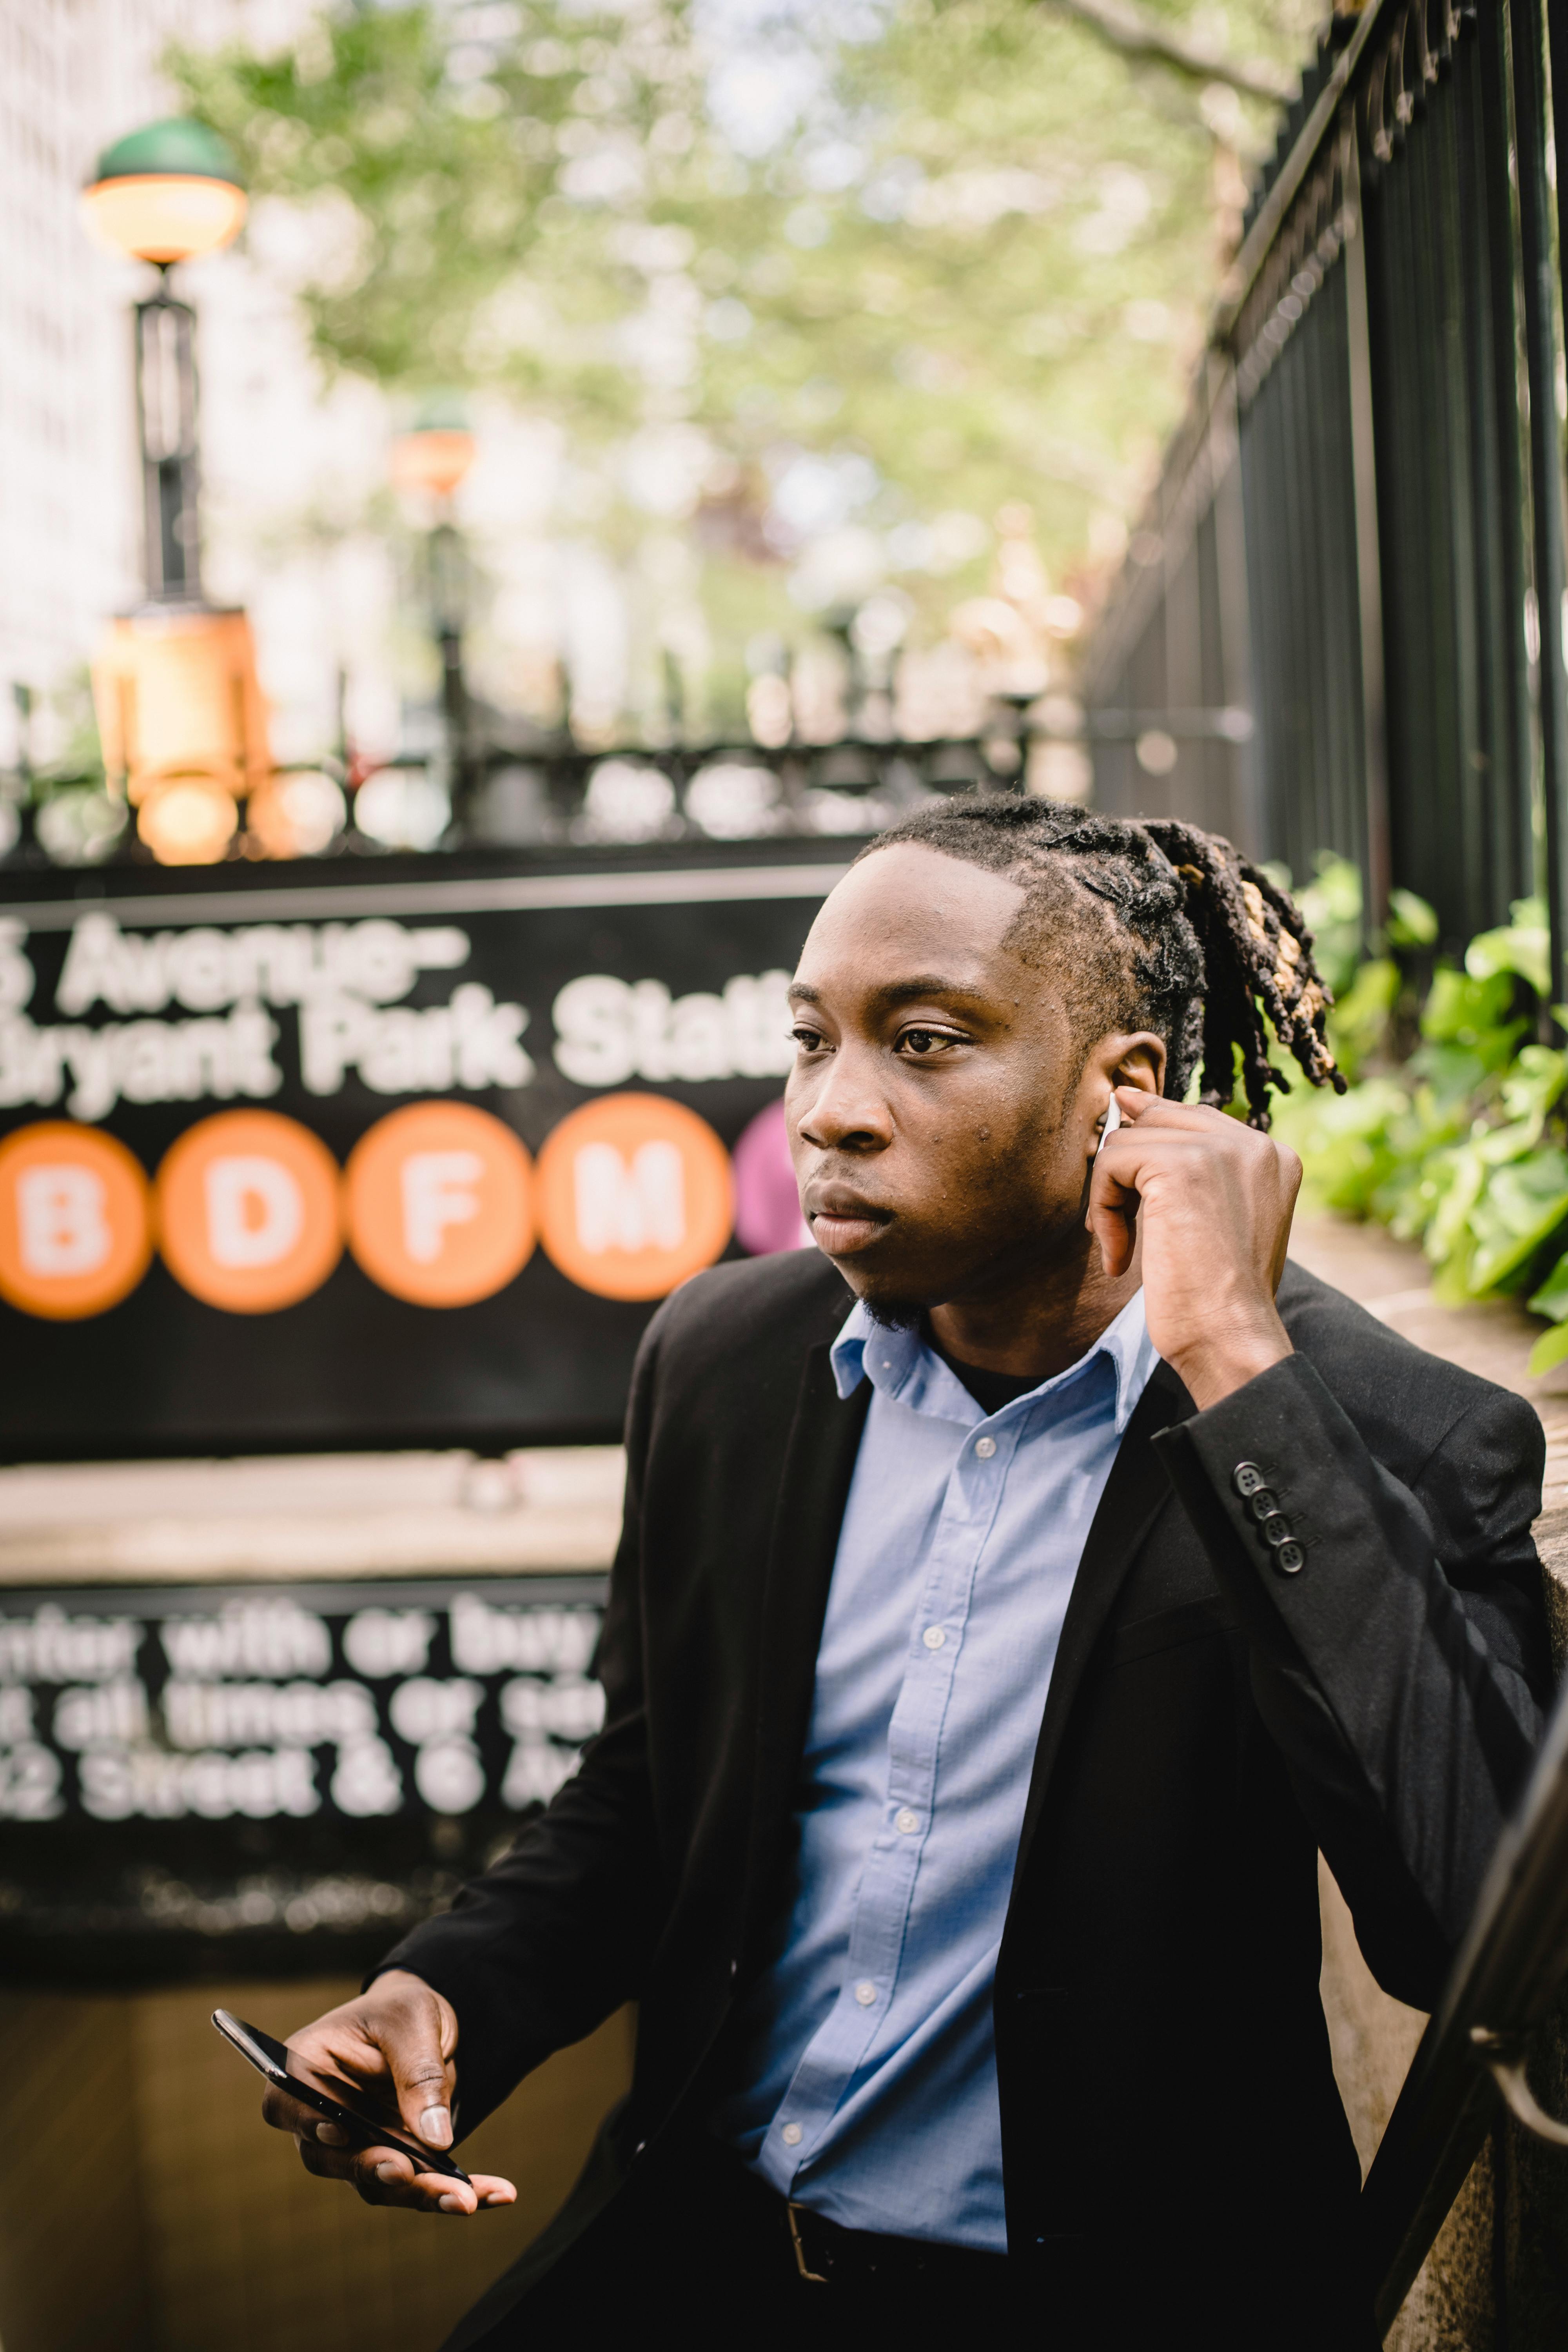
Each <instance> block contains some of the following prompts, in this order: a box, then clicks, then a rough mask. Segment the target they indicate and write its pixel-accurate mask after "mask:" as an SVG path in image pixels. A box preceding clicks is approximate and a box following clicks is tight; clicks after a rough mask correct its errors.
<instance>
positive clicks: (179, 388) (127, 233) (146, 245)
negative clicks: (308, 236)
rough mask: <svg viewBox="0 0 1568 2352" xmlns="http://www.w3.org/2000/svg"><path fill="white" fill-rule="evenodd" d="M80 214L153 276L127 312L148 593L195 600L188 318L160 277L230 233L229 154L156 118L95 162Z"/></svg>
mask: <svg viewBox="0 0 1568 2352" xmlns="http://www.w3.org/2000/svg"><path fill="white" fill-rule="evenodd" d="M82 211H83V214H84V215H85V216H86V219H87V224H88V226H89V229H90V231H91V232H92V235H93V236H95V237H96V238H97V239H98V241H99V243H100V245H103V246H106V247H108V248H109V250H110V252H112V253H121V254H123V255H125V257H127V258H128V259H130V260H134V261H150V262H152V263H153V266H154V267H155V268H156V269H157V271H158V273H159V275H158V287H157V290H156V292H155V293H153V294H150V295H148V296H147V297H146V299H144V300H142V301H140V302H138V303H137V305H136V411H137V421H138V424H139V425H140V427H141V441H142V516H143V526H144V529H145V532H146V551H147V593H148V595H149V596H150V597H151V598H152V599H153V601H154V602H157V603H167V604H186V603H189V604H199V603H200V602H201V593H202V590H201V538H200V524H199V521H198V518H197V505H196V501H197V492H198V488H199V479H198V473H197V445H196V368H195V324H196V319H195V311H194V310H192V309H191V307H190V305H189V303H187V302H181V301H178V300H176V299H175V298H174V295H173V294H171V292H170V291H169V271H170V269H171V268H173V267H174V263H175V262H177V261H189V260H192V259H194V258H195V257H196V256H197V255H198V254H203V253H216V252H217V251H218V250H219V248H220V247H223V246H226V245H227V244H229V243H230V242H231V241H232V240H233V238H234V237H236V236H237V235H238V233H239V230H240V226H241V225H242V223H243V222H244V219H245V213H246V194H245V190H244V188H243V187H242V186H241V185H240V180H239V173H238V170H237V166H236V164H235V162H234V159H233V157H232V156H231V155H230V153H229V152H228V149H227V148H226V146H225V145H224V143H223V142H222V140H221V139H219V138H218V137H216V134H215V133H214V132H213V131H209V130H208V129H207V128H206V125H205V123H201V122H185V121H171V122H154V123H152V124H150V125H149V126H148V128H147V129H146V130H145V131H132V134H131V136H130V137H129V138H128V139H121V140H119V141H117V142H116V143H115V145H114V146H112V147H110V148H108V149H107V150H106V151H105V152H104V153H103V154H101V155H100V157H99V159H98V169H97V171H96V173H95V174H94V176H93V178H92V179H91V181H90V182H89V184H88V186H87V188H86V189H85V191H84V192H83V194H82Z"/></svg>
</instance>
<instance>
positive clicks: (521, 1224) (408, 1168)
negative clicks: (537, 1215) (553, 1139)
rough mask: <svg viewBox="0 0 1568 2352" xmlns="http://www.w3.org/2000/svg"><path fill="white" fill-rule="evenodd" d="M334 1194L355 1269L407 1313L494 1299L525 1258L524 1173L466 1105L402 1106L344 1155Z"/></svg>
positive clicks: (496, 1132)
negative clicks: (342, 1205)
mask: <svg viewBox="0 0 1568 2352" xmlns="http://www.w3.org/2000/svg"><path fill="white" fill-rule="evenodd" d="M343 1195H344V1199H345V1201H346V1202H347V1204H348V1224H349V1247H350V1249H351V1250H352V1251H353V1254H354V1256H355V1257H356V1259H357V1260H358V1261H359V1264H360V1265H362V1266H363V1268H364V1271H365V1272H366V1274H368V1275H369V1276H370V1278H371V1280H372V1281H373V1282H374V1283H379V1284H380V1286H381V1287H382V1289H383V1290H390V1291H391V1293H392V1295H393V1297H395V1298H406V1299H407V1300H408V1301H409V1303H410V1305H412V1306H415V1307H471V1306H473V1305H474V1304H475V1302H476V1301H477V1300H479V1299H481V1298H490V1297H494V1295H495V1293H496V1292H497V1291H498V1290H504V1289H505V1288H506V1286H507V1284H508V1283H509V1282H510V1281H512V1280H514V1279H515V1277H516V1276H518V1275H519V1274H521V1271H522V1269H523V1267H524V1266H525V1265H527V1263H528V1261H529V1259H530V1258H531V1255H533V1164H532V1162H531V1160H530V1159H529V1156H528V1153H527V1152H526V1151H525V1150H524V1149H523V1147H522V1145H521V1143H520V1142H519V1141H518V1139H517V1138H516V1136H515V1135H514V1134H513V1133H512V1131H511V1129H510V1127H507V1126H505V1125H503V1124H502V1122H501V1121H500V1119H499V1118H491V1116H490V1114H489V1111H488V1110H477V1109H476V1108H474V1106H473V1104H472V1103H454V1102H422V1103H410V1104H409V1105H408V1107H407V1108H406V1109H405V1110H395V1111H391V1112H389V1113H388V1114H387V1116H386V1118H378V1119H377V1121H376V1123H375V1125H374V1127H373V1128H370V1129H367V1131H366V1132H365V1133H364V1134H363V1135H362V1136H361V1138H360V1139H359V1141H358V1142H357V1143H356V1144H355V1146H354V1148H353V1150H352V1151H351V1152H350V1154H349V1164H348V1169H347V1171H346V1173H345V1176H344V1179H343Z"/></svg>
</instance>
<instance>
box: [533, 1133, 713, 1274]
mask: <svg viewBox="0 0 1568 2352" xmlns="http://www.w3.org/2000/svg"><path fill="white" fill-rule="evenodd" d="M734 1218H735V1197H734V1185H733V1183H732V1181H731V1172H730V1155H729V1153H728V1152H727V1151H726V1150H725V1149H724V1147H723V1145H722V1144H721V1142H720V1140H719V1139H718V1137H717V1136H716V1135H715V1134H714V1132H713V1129H711V1128H710V1126H709V1124H708V1122H707V1120H706V1119H705V1118H698V1116H697V1113H696V1112H695V1111H694V1110H688V1109H687V1108H685V1106H684V1105H683V1104H681V1103H677V1102H669V1101H667V1100H666V1099H665V1097H663V1096H662V1095H606V1096H605V1097H604V1099H603V1100H602V1101H600V1102H592V1103H584V1106H583V1108H582V1109H581V1110H574V1112H573V1113H572V1116H571V1117H570V1118H563V1120H562V1122H561V1124H560V1126H559V1127H558V1128H555V1129H553V1130H552V1133H551V1134H550V1135H549V1136H548V1137H547V1139H546V1140H545V1144H544V1148H543V1150H542V1151H541V1152H540V1155H539V1233H540V1239H541V1240H542V1242H543V1244H544V1247H545V1249H546V1251H547V1253H548V1254H549V1255H550V1257H551V1258H552V1260H553V1261H554V1263H555V1264H556V1265H558V1266H559V1267H560V1269H561V1271H562V1273H563V1275H565V1276H566V1278H567V1280H568V1281H570V1282H574V1283H576V1284H577V1285H578V1286H579V1287H580V1288H582V1289H584V1290H593V1291H597V1293H598V1294H599V1296H600V1297H602V1298H663V1297H666V1295H667V1294H668V1292H669V1291H672V1290H673V1289H674V1288H675V1286H676V1285H677V1284H678V1283H681V1282H684V1281H685V1280H686V1278H687V1276H689V1275H692V1274H697V1273H699V1272H700V1270H701V1268H702V1267H703V1266H705V1265H712V1263H713V1261H714V1259H715V1258H716V1257H717V1256H718V1255H719V1254H720V1252H721V1250H722V1249H723V1246H724V1244H725V1243H726V1242H727V1241H728V1240H729V1238H730V1229H731V1225H732V1224H733V1223H734Z"/></svg>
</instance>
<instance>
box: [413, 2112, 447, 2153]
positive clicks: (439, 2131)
mask: <svg viewBox="0 0 1568 2352" xmlns="http://www.w3.org/2000/svg"><path fill="white" fill-rule="evenodd" d="M419 2137H420V2138H421V2139H423V2140H425V2141H426V2142H427V2143H428V2144H429V2146H430V2147H450V2146H451V2142H452V2118H451V2116H449V2115H448V2114H447V2110H446V2108H445V2107H426V2110H425V2112H424V2114H423V2115H422V2116H420V2118H419Z"/></svg>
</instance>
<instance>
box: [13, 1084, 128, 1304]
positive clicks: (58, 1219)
mask: <svg viewBox="0 0 1568 2352" xmlns="http://www.w3.org/2000/svg"><path fill="white" fill-rule="evenodd" d="M152 1254H153V1234H152V1216H151V1213H150V1210H149V1206H148V1191H147V1179H146V1176H145V1175H144V1174H143V1172H142V1163H141V1161H140V1160H138V1159H137V1158H136V1156H135V1154H134V1153H133V1152H131V1151H128V1150H126V1148H125V1146H124V1144H122V1143H118V1142H116V1140H115V1139H114V1137H113V1136H111V1135H100V1133H99V1132H98V1129H96V1128H91V1127H77V1126H75V1125H73V1124H72V1123H71V1122H70V1121H68V1120H66V1119H46V1120H43V1121H41V1122H40V1123H39V1124H38V1125H37V1126H34V1127H22V1128H18V1129H16V1132H15V1134H12V1135H8V1136H7V1137H6V1138H5V1141H4V1143H0V1297H3V1298H5V1299H7V1300H8V1301H9V1302H10V1304H11V1305H12V1306H13V1307H21V1308H22V1310H23V1312H24V1313H25V1314H28V1315H42V1316H47V1318H49V1319H50V1320H51V1321H58V1322H68V1321H73V1320H75V1319H76V1318H78V1317H80V1316H83V1315H101V1314H102V1313H103V1312H104V1310H105V1308H106V1307H115V1306H118V1305H119V1303H120V1301H121V1299H122V1298H123V1297H125V1296H126V1294H127V1292H129V1291H132V1290H134V1289H135V1287H136V1285H137V1284H138V1283H139V1282H140V1281H141V1279H142V1276H143V1275H144V1274H145V1273H146V1271H147V1262H148V1260H149V1258H150V1257H151V1255H152Z"/></svg>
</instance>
